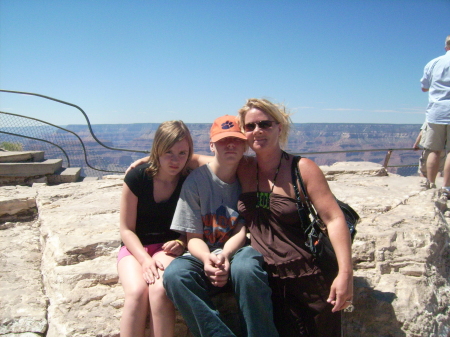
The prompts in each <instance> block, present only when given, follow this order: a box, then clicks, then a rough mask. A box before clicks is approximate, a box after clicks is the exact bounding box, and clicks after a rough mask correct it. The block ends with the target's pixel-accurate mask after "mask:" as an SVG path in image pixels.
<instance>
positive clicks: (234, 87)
mask: <svg viewBox="0 0 450 337" xmlns="http://www.w3.org/2000/svg"><path fill="white" fill-rule="evenodd" d="M449 14H450V0H421V1H417V0H395V1H390V0H378V1H376V0H354V1H344V0H339V1H338V0H329V1H319V0H318V1H306V0H305V1H300V0H298V1H283V0H278V1H275V0H272V1H269V0H259V1H249V0H241V1H234V0H228V1H224V0H221V1H214V0H209V1H190V0H184V1H181V0H173V1H149V0H147V1H137V0H130V1H125V0H122V1H119V0H108V1H103V0H90V1H86V0H76V1H75V0H57V1H56V0H55V1H50V0H48V1H47V0H29V1H25V0H0V89H6V90H17V91H25V92H32V93H38V94H41V95H45V96H50V97H54V98H56V99H59V100H63V101H66V102H69V103H72V104H75V105H78V106H80V107H81V108H82V109H83V110H84V111H85V112H86V113H87V114H88V116H89V117H90V120H91V122H92V123H93V124H115V123H150V122H153V123H157V122H162V121H165V120H171V119H182V120H184V121H185V122H188V123H197V122H199V123H210V122H212V120H213V119H214V118H215V117H218V116H220V115H224V114H231V115H234V114H236V112H237V110H238V109H239V108H240V107H241V106H242V105H243V104H244V103H245V100H246V99H247V98H250V97H265V98H269V99H271V100H273V101H276V102H284V103H285V104H286V105H287V106H288V108H290V109H291V111H292V112H293V115H292V119H293V121H294V122H295V123H301V122H307V123H319V122H324V123H331V122H339V123H417V124H420V123H422V122H423V120H424V118H425V115H424V112H425V108H426V105H427V102H428V96H427V94H425V93H422V92H421V90H420V82H419V80H420V78H421V76H422V73H423V68H424V66H425V64H426V63H427V62H428V61H430V60H431V59H432V58H435V57H437V56H439V55H442V54H444V52H445V51H444V40H445V37H446V36H447V35H449V34H450V20H449ZM0 110H1V111H5V112H12V113H17V114H24V115H27V116H31V117H34V118H39V119H44V120H46V121H48V122H51V123H54V124H59V125H67V124H74V123H75V124H81V123H83V122H84V119H83V117H82V115H81V114H80V113H79V112H78V110H76V109H74V108H70V107H66V106H63V105H61V104H58V103H55V102H51V101H47V100H45V99H42V98H35V97H29V96H24V95H13V94H5V93H0Z"/></svg>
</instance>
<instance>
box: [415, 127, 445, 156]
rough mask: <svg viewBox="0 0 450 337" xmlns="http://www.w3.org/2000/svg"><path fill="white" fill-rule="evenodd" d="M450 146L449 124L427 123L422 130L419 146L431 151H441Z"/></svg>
mask: <svg viewBox="0 0 450 337" xmlns="http://www.w3.org/2000/svg"><path fill="white" fill-rule="evenodd" d="M445 144H450V124H432V123H427V125H426V126H425V128H424V129H423V130H422V138H421V140H420V145H422V147H423V148H425V149H428V150H431V151H443V150H444V149H445Z"/></svg>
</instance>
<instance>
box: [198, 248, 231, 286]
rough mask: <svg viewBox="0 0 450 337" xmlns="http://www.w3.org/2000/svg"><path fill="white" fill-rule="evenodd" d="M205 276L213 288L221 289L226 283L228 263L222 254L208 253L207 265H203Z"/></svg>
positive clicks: (228, 269)
mask: <svg viewBox="0 0 450 337" xmlns="http://www.w3.org/2000/svg"><path fill="white" fill-rule="evenodd" d="M204 270H205V275H206V276H207V277H208V279H209V280H210V281H211V283H212V285H213V286H216V287H223V286H224V285H226V284H227V282H228V275H229V271H230V261H228V259H227V258H225V257H224V256H223V255H222V254H218V255H216V254H214V253H210V254H209V258H208V261H207V263H205V265H204Z"/></svg>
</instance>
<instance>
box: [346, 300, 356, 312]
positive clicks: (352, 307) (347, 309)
mask: <svg viewBox="0 0 450 337" xmlns="http://www.w3.org/2000/svg"><path fill="white" fill-rule="evenodd" d="M347 302H349V301H347ZM353 310H355V306H354V305H353V304H350V305H349V306H348V307H347V308H345V309H344V312H353Z"/></svg>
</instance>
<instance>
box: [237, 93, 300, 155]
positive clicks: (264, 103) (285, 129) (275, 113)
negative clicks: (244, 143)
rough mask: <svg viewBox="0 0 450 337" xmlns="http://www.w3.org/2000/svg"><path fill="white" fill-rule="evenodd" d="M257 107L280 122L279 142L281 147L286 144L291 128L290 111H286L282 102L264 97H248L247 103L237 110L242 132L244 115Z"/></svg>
mask: <svg viewBox="0 0 450 337" xmlns="http://www.w3.org/2000/svg"><path fill="white" fill-rule="evenodd" d="M253 108H255V109H258V110H261V111H262V112H264V113H266V114H268V115H270V116H271V117H272V118H273V119H274V120H275V121H276V122H277V123H279V124H281V133H280V140H279V143H280V145H281V147H284V146H285V145H286V144H287V141H288V136H289V131H290V130H291V124H292V121H291V117H289V116H290V113H288V112H286V107H285V106H284V105H282V104H274V103H272V102H270V101H269V100H267V99H264V98H250V99H248V100H247V103H245V104H244V106H243V107H242V108H241V109H240V110H239V116H238V118H239V125H240V127H241V130H242V132H244V134H245V130H244V125H245V115H246V114H247V112H248V111H249V110H250V109H253Z"/></svg>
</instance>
